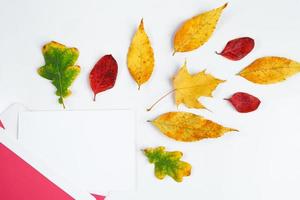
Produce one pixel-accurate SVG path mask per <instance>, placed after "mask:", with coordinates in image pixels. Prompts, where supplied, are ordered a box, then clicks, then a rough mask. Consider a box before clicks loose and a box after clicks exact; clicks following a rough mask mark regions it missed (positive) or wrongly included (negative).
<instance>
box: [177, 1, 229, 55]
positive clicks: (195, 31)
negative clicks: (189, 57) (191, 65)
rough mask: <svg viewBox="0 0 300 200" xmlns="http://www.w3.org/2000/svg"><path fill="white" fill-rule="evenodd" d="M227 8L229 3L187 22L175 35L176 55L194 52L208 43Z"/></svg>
mask: <svg viewBox="0 0 300 200" xmlns="http://www.w3.org/2000/svg"><path fill="white" fill-rule="evenodd" d="M226 6H227V3H226V4H224V5H223V6H221V7H219V8H216V9H213V10H210V11H207V12H205V13H201V14H199V15H197V16H194V17H193V18H191V19H188V20H187V21H185V22H184V23H183V25H182V26H181V27H180V28H179V29H178V31H177V32H176V34H175V37H174V53H176V52H187V51H192V50H194V49H197V48H199V47H200V46H202V45H203V44H204V43H205V42H207V41H208V39H209V38H210V37H211V35H212V34H213V32H214V30H215V28H216V25H217V23H218V21H219V18H220V16H221V14H222V11H223V9H224V8H226Z"/></svg>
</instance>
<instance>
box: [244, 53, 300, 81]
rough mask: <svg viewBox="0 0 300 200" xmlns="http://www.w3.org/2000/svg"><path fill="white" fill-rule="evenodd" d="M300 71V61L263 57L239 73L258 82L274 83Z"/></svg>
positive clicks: (249, 79)
mask: <svg viewBox="0 0 300 200" xmlns="http://www.w3.org/2000/svg"><path fill="white" fill-rule="evenodd" d="M298 72H300V63H298V62H296V61H293V60H290V59H287V58H283V57H275V56H270V57H262V58H258V59H257V60H255V61H254V62H253V63H251V64H250V65H248V66H247V67H246V68H244V69H243V70H242V71H241V72H240V73H239V74H238V75H240V76H242V77H244V78H245V79H247V80H248V81H251V82H253V83H258V84H272V83H277V82H281V81H284V80H286V79H287V78H288V77H290V76H292V75H294V74H296V73H298Z"/></svg>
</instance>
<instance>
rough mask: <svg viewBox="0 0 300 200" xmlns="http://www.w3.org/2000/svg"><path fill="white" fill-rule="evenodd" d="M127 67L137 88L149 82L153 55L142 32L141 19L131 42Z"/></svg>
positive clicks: (142, 24) (145, 35) (146, 37)
mask: <svg viewBox="0 0 300 200" xmlns="http://www.w3.org/2000/svg"><path fill="white" fill-rule="evenodd" d="M127 66H128V69H129V72H130V74H131V76H132V77H133V79H134V80H135V81H136V83H137V84H138V86H139V88H140V86H141V85H142V84H143V83H145V82H147V81H148V80H149V78H150V76H151V74H152V72H153V68H154V53H153V49H152V47H151V44H150V40H149V38H148V36H147V34H146V32H145V30H144V23H143V19H142V20H141V23H140V25H139V27H138V30H137V31H136V33H135V35H134V36H133V39H132V41H131V45H130V47H129V50H128V54H127Z"/></svg>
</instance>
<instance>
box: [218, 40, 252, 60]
mask: <svg viewBox="0 0 300 200" xmlns="http://www.w3.org/2000/svg"><path fill="white" fill-rule="evenodd" d="M253 48H254V40H253V39H252V38H249V37H241V38H237V39H234V40H230V41H229V42H228V43H227V44H226V46H225V48H224V49H223V51H222V52H221V53H218V52H216V54H218V55H221V56H224V57H226V58H228V59H229V60H234V61H237V60H241V59H242V58H244V57H245V56H246V55H248V53H250V52H251V51H252V49H253Z"/></svg>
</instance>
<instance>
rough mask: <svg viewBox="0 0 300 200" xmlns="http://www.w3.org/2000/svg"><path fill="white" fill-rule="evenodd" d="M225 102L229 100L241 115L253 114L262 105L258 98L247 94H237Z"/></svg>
mask: <svg viewBox="0 0 300 200" xmlns="http://www.w3.org/2000/svg"><path fill="white" fill-rule="evenodd" d="M225 100H228V101H229V102H230V103H231V104H232V105H233V106H234V108H235V109H236V110H237V111H238V112H240V113H247V112H252V111H254V110H256V109H257V108H258V106H259V104H260V100H259V99H258V98H257V97H255V96H253V95H251V94H248V93H245V92H237V93H235V94H233V95H232V96H231V97H230V98H229V99H225Z"/></svg>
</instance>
